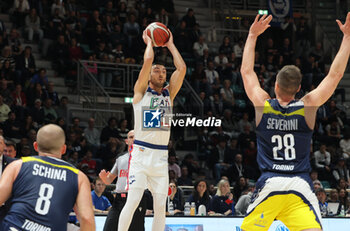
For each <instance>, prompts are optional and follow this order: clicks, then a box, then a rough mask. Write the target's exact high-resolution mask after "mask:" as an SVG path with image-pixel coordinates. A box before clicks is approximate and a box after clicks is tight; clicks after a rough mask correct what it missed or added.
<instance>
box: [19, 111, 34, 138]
mask: <svg viewBox="0 0 350 231" xmlns="http://www.w3.org/2000/svg"><path fill="white" fill-rule="evenodd" d="M23 118H24V121H21V132H22V137H26V136H28V137H29V134H30V133H29V132H32V131H33V130H34V131H35V129H38V124H37V123H35V122H34V121H33V118H32V117H31V116H30V115H27V116H26V117H23ZM35 135H36V132H35Z"/></svg>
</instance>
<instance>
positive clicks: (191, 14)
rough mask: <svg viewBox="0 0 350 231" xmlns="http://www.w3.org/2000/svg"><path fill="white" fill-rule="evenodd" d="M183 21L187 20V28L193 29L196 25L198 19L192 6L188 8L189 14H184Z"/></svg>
mask: <svg viewBox="0 0 350 231" xmlns="http://www.w3.org/2000/svg"><path fill="white" fill-rule="evenodd" d="M182 21H185V22H186V28H187V29H192V28H193V27H194V26H195V25H196V23H197V21H196V18H195V17H194V11H193V9H192V8H189V9H188V10H187V14H186V15H185V16H183V18H182Z"/></svg>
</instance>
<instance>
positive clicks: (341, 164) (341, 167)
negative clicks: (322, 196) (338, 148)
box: [332, 157, 350, 185]
mask: <svg viewBox="0 0 350 231" xmlns="http://www.w3.org/2000/svg"><path fill="white" fill-rule="evenodd" d="M332 173H333V177H334V179H335V180H336V181H337V182H338V181H339V180H340V179H341V178H343V179H344V180H345V181H347V182H348V184H349V185H350V176H349V170H348V168H347V167H346V165H345V159H344V158H342V157H341V158H339V159H338V161H337V164H336V165H335V166H334V167H333V171H332Z"/></svg>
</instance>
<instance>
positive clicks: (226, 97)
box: [220, 79, 235, 110]
mask: <svg viewBox="0 0 350 231" xmlns="http://www.w3.org/2000/svg"><path fill="white" fill-rule="evenodd" d="M223 85H224V86H223V87H222V88H221V89H220V94H221V98H222V101H223V104H224V108H225V109H231V110H232V109H233V108H234V106H235V97H234V94H233V90H232V89H231V81H230V80H228V79H225V80H224V84H223Z"/></svg>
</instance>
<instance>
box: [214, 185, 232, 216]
mask: <svg viewBox="0 0 350 231" xmlns="http://www.w3.org/2000/svg"><path fill="white" fill-rule="evenodd" d="M217 187H218V189H217V191H216V195H215V196H214V197H213V198H212V199H211V201H210V206H209V212H208V214H215V213H221V214H222V215H225V216H229V215H233V214H234V213H235V211H234V202H233V194H232V193H231V192H230V184H229V182H228V181H227V180H220V181H219V183H218V185H217Z"/></svg>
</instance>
